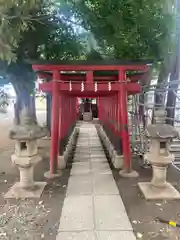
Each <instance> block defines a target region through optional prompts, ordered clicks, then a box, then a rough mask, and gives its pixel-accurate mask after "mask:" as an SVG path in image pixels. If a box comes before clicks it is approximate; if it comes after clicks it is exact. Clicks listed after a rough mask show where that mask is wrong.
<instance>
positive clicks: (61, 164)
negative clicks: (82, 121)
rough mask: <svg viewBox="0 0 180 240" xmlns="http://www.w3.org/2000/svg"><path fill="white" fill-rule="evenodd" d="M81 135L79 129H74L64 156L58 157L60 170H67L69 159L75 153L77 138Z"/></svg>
mask: <svg viewBox="0 0 180 240" xmlns="http://www.w3.org/2000/svg"><path fill="white" fill-rule="evenodd" d="M78 133H79V127H77V126H76V127H74V129H73V132H72V134H71V136H70V138H69V140H68V143H67V145H66V149H65V151H64V153H63V155H60V156H59V157H58V169H60V170H63V169H65V168H66V164H67V161H68V158H69V155H70V154H71V153H72V151H73V147H74V146H75V145H76V137H77V135H78Z"/></svg>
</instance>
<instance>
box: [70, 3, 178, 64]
mask: <svg viewBox="0 0 180 240" xmlns="http://www.w3.org/2000/svg"><path fill="white" fill-rule="evenodd" d="M169 2H171V0H169ZM165 3H166V1H164V0H151V1H149V0H137V1H134V0H110V1H104V0H84V1H81V0H79V1H73V0H72V1H71V6H73V7H74V9H75V11H76V13H77V16H76V17H77V18H78V19H79V20H80V21H81V23H82V25H83V26H84V28H86V29H87V30H89V31H91V32H92V33H93V35H94V37H95V39H96V41H97V43H98V45H99V47H100V48H101V49H103V51H104V52H105V53H107V54H109V55H112V56H113V57H115V58H124V59H144V58H154V59H159V58H161V57H162V56H164V54H165V53H167V52H168V51H170V47H171V42H170V39H171V34H172V32H171V31H173V26H172V16H171V14H170V13H169V12H168V11H167V5H166V4H165Z"/></svg>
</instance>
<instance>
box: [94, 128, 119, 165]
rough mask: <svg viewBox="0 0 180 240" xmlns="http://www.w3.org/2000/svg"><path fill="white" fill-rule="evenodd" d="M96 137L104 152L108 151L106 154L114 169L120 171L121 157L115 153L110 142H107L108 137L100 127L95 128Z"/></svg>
mask: <svg viewBox="0 0 180 240" xmlns="http://www.w3.org/2000/svg"><path fill="white" fill-rule="evenodd" d="M97 132H98V135H99V137H100V139H101V141H102V143H103V145H104V146H105V148H106V150H107V151H108V154H109V156H110V159H111V162H112V164H113V166H114V168H116V169H122V168H123V155H118V154H117V151H116V150H115V149H114V146H113V145H112V143H111V141H110V140H109V138H108V136H107V135H106V133H105V131H104V130H103V128H102V126H100V125H99V126H98V127H97Z"/></svg>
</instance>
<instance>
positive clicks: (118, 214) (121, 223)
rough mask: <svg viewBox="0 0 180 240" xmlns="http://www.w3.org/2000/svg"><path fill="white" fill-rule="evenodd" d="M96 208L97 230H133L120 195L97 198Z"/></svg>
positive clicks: (95, 200) (95, 198) (95, 201)
mask: <svg viewBox="0 0 180 240" xmlns="http://www.w3.org/2000/svg"><path fill="white" fill-rule="evenodd" d="M94 207H95V221H96V229H98V230H103V231H107V230H108V231H113V230H114V231H117V230H119V231H121V230H125V231H131V230H132V226H131V224H130V222H129V219H128V217H127V214H126V211H125V208H124V204H123V202H122V200H121V198H120V197H119V195H117V196H95V197H94Z"/></svg>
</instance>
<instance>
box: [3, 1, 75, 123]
mask: <svg viewBox="0 0 180 240" xmlns="http://www.w3.org/2000/svg"><path fill="white" fill-rule="evenodd" d="M16 7H17V8H19V7H18V5H17V6H16ZM14 8H15V7H14ZM62 15H63V13H62V12H61V9H60V8H58V9H56V8H54V5H53V4H50V3H49V2H48V1H44V2H43V1H41V4H40V5H39V7H38V8H37V6H36V5H35V7H34V8H33V7H32V8H29V12H26V17H27V18H28V19H29V16H30V19H29V20H28V21H26V18H25V17H24V18H22V19H21V20H22V22H25V23H26V24H27V25H26V26H27V28H26V30H24V31H22V29H21V31H20V37H19V38H16V40H15V41H16V42H17V45H16V46H15V47H13V45H12V43H9V42H7V44H8V45H9V47H13V48H11V51H12V55H11V54H9V53H10V52H6V53H7V56H6V57H4V55H3V56H0V58H1V60H2V61H1V62H0V70H1V75H3V76H5V77H6V78H7V79H8V80H9V81H10V82H11V83H12V84H13V86H14V89H15V91H16V94H17V101H16V120H17V122H19V113H20V111H21V109H22V108H23V106H24V105H26V106H27V107H29V109H30V110H31V112H32V113H33V115H34V117H35V107H34V95H35V92H34V89H35V80H36V76H35V73H34V72H33V71H32V67H31V62H32V60H38V59H47V60H51V59H57V60H58V59H59V60H60V59H70V58H73V57H76V56H77V55H78V53H79V45H78V43H77V41H76V40H77V39H76V36H75V34H74V32H73V30H72V28H71V27H70V26H68V25H67V24H66V22H64V21H63V20H62V18H61V16H62ZM8 16H9V18H10V16H11V15H10V14H9V15H8ZM9 25H10V28H15V29H17V28H18V29H19V19H18V21H17V19H16V18H14V15H12V20H11V21H10V22H9ZM11 34H12V35H13V34H14V32H12V33H11ZM6 37H8V36H6ZM14 56H15V58H16V59H14ZM3 60H4V61H3ZM13 60H15V61H13Z"/></svg>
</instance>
